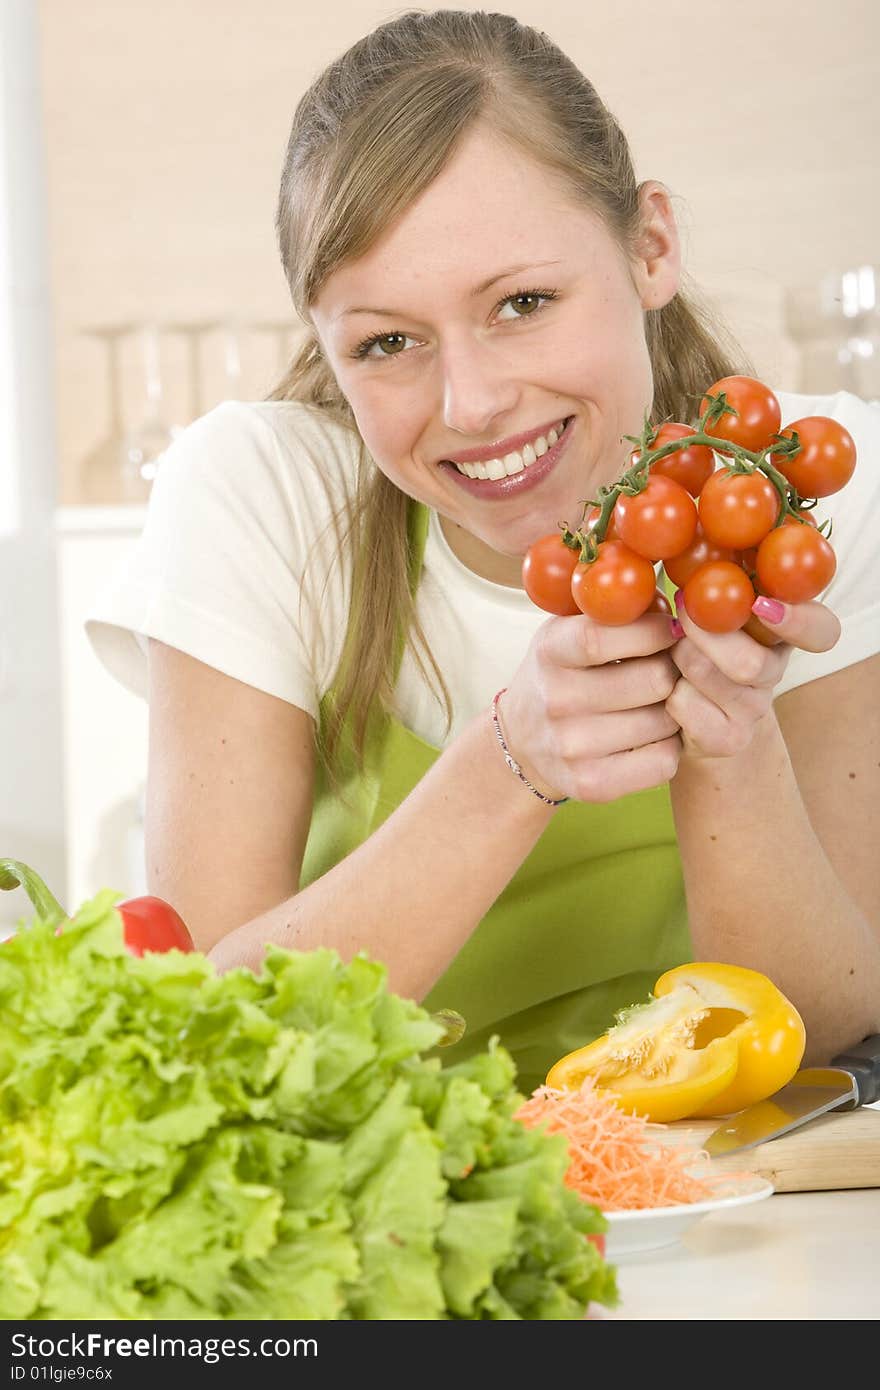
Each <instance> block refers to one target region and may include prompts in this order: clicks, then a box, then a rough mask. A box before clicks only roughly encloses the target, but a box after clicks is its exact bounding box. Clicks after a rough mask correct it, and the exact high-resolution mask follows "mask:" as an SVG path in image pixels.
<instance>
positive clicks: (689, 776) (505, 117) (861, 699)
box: [89, 11, 880, 1089]
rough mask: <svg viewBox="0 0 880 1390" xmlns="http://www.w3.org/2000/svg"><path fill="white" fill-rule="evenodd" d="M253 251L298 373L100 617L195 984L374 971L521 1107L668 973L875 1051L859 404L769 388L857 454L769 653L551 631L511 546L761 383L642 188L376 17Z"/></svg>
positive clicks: (310, 127) (194, 480) (430, 17)
mask: <svg viewBox="0 0 880 1390" xmlns="http://www.w3.org/2000/svg"><path fill="white" fill-rule="evenodd" d="M278 231H279V236H280V244H281V251H282V257H283V261H284V267H285V270H286V273H287V276H288V280H289V283H290V288H291V293H292V298H293V303H294V305H295V307H296V309H297V311H298V313H299V314H300V316H301V317H302V319H303V321H304V323H305V325H306V329H307V333H306V338H305V342H304V345H303V348H302V351H301V352H300V354H299V356H298V357H297V359H296V361H295V362H294V363H293V364H292V366H291V368H290V371H289V373H288V375H287V377H286V378H285V380H284V382H283V383H282V384H281V385H280V386H279V388H278V389H277V391H276V392H275V393H274V394H273V396H272V397H271V398H270V399H269V400H268V401H264V402H256V403H237V402H228V403H225V404H223V405H221V406H219V407H218V408H216V409H214V410H212V411H211V412H210V413H209V414H207V415H206V416H204V417H203V418H202V419H200V420H198V421H196V422H195V423H193V424H192V425H191V426H190V427H189V428H188V430H187V431H186V433H185V434H184V436H183V437H182V439H181V440H179V441H178V442H177V443H176V444H175V445H174V447H173V448H172V449H171V450H170V452H169V453H168V455H167V456H166V458H165V459H164V461H163V463H162V466H161V469H160V472H159V476H158V478H157V481H156V484H155V487H154V492H153V496H152V499H151V504H150V508H149V516H148V520H147V524H146V528H145V532H144V535H143V538H142V540H141V542H140V544H139V548H138V551H137V554H136V556H135V558H134V560H133V562H132V564H131V565H130V566H129V567H128V568H127V570H126V572H125V573H124V574H123V575H121V576H119V577H118V578H117V580H116V582H115V583H114V584H113V585H112V586H111V588H110V589H109V590H108V591H107V593H106V594H105V595H104V596H103V598H102V600H101V601H100V603H99V604H98V606H97V607H96V609H95V612H94V614H93V616H92V620H91V622H90V624H89V630H90V633H91V635H92V638H93V641H94V642H95V644H96V647H97V650H98V651H99V653H100V654H101V655H102V657H103V658H104V660H105V661H106V662H107V664H108V665H109V666H110V668H111V669H112V670H113V671H115V672H116V674H117V675H118V676H119V677H120V678H121V679H123V680H125V681H127V682H128V683H129V684H130V685H131V686H132V687H133V688H136V689H140V690H142V691H143V692H144V693H148V695H149V703H150V764H149V777H148V795H147V817H146V851H147V871H148V880H149V884H150V888H151V890H152V891H155V892H156V893H159V894H161V895H162V896H164V897H166V898H168V899H170V900H172V901H173V902H174V903H175V905H176V906H177V908H178V910H179V911H180V912H181V913H182V914H183V916H184V917H185V918H186V919H187V921H188V923H189V925H190V928H191V930H192V931H193V934H194V936H195V937H196V940H197V942H198V944H199V945H200V946H201V947H202V948H203V949H205V950H209V951H210V952H211V954H212V956H213V958H214V959H215V960H216V962H217V964H218V966H220V967H221V968H224V969H225V968H228V967H230V966H233V965H236V964H242V963H243V964H248V965H252V966H258V964H259V962H260V960H261V958H262V955H263V951H264V948H265V945H266V943H267V942H276V943H279V944H281V945H284V946H289V947H296V948H299V949H311V948H314V947H319V946H330V947H334V948H335V949H337V950H338V951H339V952H340V953H341V954H342V955H343V956H346V957H347V956H350V955H351V954H353V953H354V952H357V951H361V950H363V951H366V952H367V953H368V954H370V955H371V956H372V957H374V958H377V959H380V960H382V961H384V962H385V963H386V964H387V966H388V970H389V981H390V985H391V987H392V988H393V989H395V990H396V991H397V992H399V993H402V994H406V995H410V996H412V997H414V998H417V999H421V1000H423V1001H424V1002H425V1003H426V1005H427V1006H428V1007H431V1008H437V1007H442V1006H448V1007H452V1008H455V1009H458V1010H460V1011H461V1012H462V1013H463V1014H464V1016H465V1018H466V1020H467V1023H468V1033H467V1035H466V1038H465V1041H464V1042H463V1043H462V1044H460V1045H459V1046H460V1048H461V1049H462V1050H464V1049H465V1048H472V1047H479V1046H482V1045H484V1044H485V1042H486V1040H487V1039H488V1037H489V1036H491V1035H492V1034H495V1033H497V1034H499V1035H500V1037H501V1040H502V1042H503V1043H504V1044H505V1046H507V1047H508V1048H509V1049H510V1051H511V1052H512V1053H513V1055H514V1058H515V1060H516V1062H517V1065H518V1068H519V1075H520V1083H521V1085H522V1086H523V1088H524V1089H528V1088H530V1087H532V1086H534V1085H536V1084H537V1083H538V1082H540V1081H541V1080H542V1079H543V1077H544V1075H545V1074H546V1071H547V1069H548V1067H549V1065H550V1064H551V1063H552V1062H553V1061H554V1060H556V1059H557V1058H558V1057H559V1056H561V1055H562V1054H564V1053H566V1052H568V1051H570V1050H572V1049H573V1048H575V1047H578V1046H581V1045H583V1044H584V1043H586V1042H587V1041H589V1040H590V1039H591V1038H592V1037H594V1036H596V1035H597V1034H598V1033H599V1032H601V1031H602V1030H604V1029H605V1028H606V1027H607V1026H608V1025H609V1024H610V1023H611V1021H612V1018H613V1015H614V1013H615V1011H616V1010H617V1009H619V1008H621V1007H623V1006H625V1005H628V1004H631V1003H634V1002H637V1001H640V1000H643V999H644V998H645V997H646V996H647V994H648V992H649V990H650V988H651V986H652V984H653V982H654V981H655V979H656V978H657V976H658V975H659V974H660V973H661V972H662V971H663V970H665V969H666V968H668V967H670V966H672V965H675V964H678V963H681V962H682V961H684V960H687V959H693V958H696V959H703V960H721V961H729V962H735V963H739V964H744V965H748V966H751V967H753V968H755V969H758V970H761V971H763V972H765V973H766V974H768V975H769V976H771V977H772V979H773V980H774V981H775V982H776V984H777V985H778V986H779V987H780V988H781V989H782V990H783V991H784V992H785V993H786V994H787V995H788V996H789V997H790V998H791V999H792V1000H793V1001H794V1002H795V1003H796V1005H797V1007H798V1008H799V1010H800V1011H801V1013H802V1015H803V1017H804V1020H805V1023H806V1026H807V1033H808V1054H807V1055H808V1057H810V1058H812V1059H817V1060H821V1059H827V1058H829V1057H830V1056H831V1055H832V1054H833V1053H834V1052H836V1051H840V1050H841V1049H842V1048H843V1047H844V1046H846V1045H848V1044H851V1043H853V1042H854V1041H856V1040H857V1039H859V1038H861V1037H862V1036H864V1035H866V1034H868V1033H870V1032H873V1031H877V1030H878V1026H880V942H878V935H877V925H878V916H880V914H878V897H880V891H878V890H880V885H878V875H877V868H876V853H875V851H874V849H873V848H872V845H871V842H870V837H869V836H868V835H866V834H865V827H866V826H867V825H868V824H870V823H871V820H872V813H873V814H876V808H877V789H878V781H880V774H878V766H880V758H878V752H880V732H878V711H880V698H878V673H880V658H878V656H877V655H876V653H877V651H878V648H880V641H878V637H880V633H878V627H880V624H878V609H877V605H876V594H875V591H874V588H873V585H872V579H871V573H872V565H873V549H874V547H873V545H872V543H871V527H872V526H873V529H874V533H875V534H876V529H877V524H878V516H880V490H878V481H877V472H876V469H875V468H874V458H873V457H872V454H874V453H875V451H876V448H877V443H878V439H880V420H878V415H877V410H876V408H874V407H872V406H870V405H868V404H867V403H865V402H863V401H860V400H859V399H857V398H855V397H853V396H850V395H846V394H838V395H836V396H830V397H823V398H805V397H803V396H793V395H790V394H787V393H780V394H779V399H780V402H781V405H782V410H783V417H782V418H783V423H786V422H789V421H792V420H794V419H797V418H799V417H803V416H804V415H808V414H825V415H831V416H834V417H836V418H838V419H839V420H841V421H842V422H843V423H844V424H845V425H846V427H847V428H848V429H849V431H850V433H851V434H852V435H853V437H854V439H855V441H856V445H857V448H858V451H859V457H860V467H858V468H857V469H856V473H855V475H854V476H853V479H852V480H851V482H850V483H849V484H848V485H847V487H846V489H845V490H844V491H843V492H841V493H840V494H839V495H837V496H835V497H834V498H831V499H829V501H830V502H832V503H833V506H829V507H828V508H827V511H826V513H823V514H827V513H829V512H830V514H831V515H832V516H833V518H834V528H835V529H834V537H835V550H836V552H837V555H838V559H839V566H838V578H836V579H835V581H834V582H833V584H832V585H831V587H830V589H829V590H828V592H827V594H826V595H825V596H824V599H825V602H822V603H820V602H815V601H814V602H810V603H806V604H801V605H796V606H791V605H776V607H775V608H773V606H772V605H771V607H770V609H768V607H767V601H766V600H759V601H758V604H759V607H758V611H759V612H761V613H762V615H763V617H764V619H765V621H771V620H772V621H774V622H775V628H776V631H777V633H778V634H779V636H780V637H781V638H782V639H783V640H782V643H781V644H780V645H778V646H776V647H773V648H770V647H765V646H763V645H761V644H759V643H758V642H756V641H753V640H752V638H751V637H749V636H747V635H746V634H745V633H744V632H742V631H737V632H733V633H730V634H726V635H720V636H719V635H713V634H710V633H708V632H705V631H702V630H701V629H699V628H697V627H696V626H695V625H694V624H693V623H692V622H691V621H690V620H689V619H688V617H687V615H686V614H684V613H680V614H679V618H680V626H676V625H674V624H673V623H672V622H671V620H670V619H669V617H667V616H664V615H663V614H657V613H655V614H648V615H646V616H644V617H642V618H639V619H638V620H637V621H635V622H633V623H631V624H630V625H628V626H625V627H607V626H606V627H603V626H601V625H599V624H597V623H594V622H592V621H591V620H590V619H589V618H587V617H586V616H583V615H581V616H575V617H548V615H547V614H546V613H544V612H542V611H541V610H540V609H538V608H537V607H535V605H534V604H532V603H531V601H530V600H529V598H528V597H527V595H526V594H525V592H524V590H523V587H522V560H523V556H524V554H525V552H526V550H527V549H528V547H529V545H530V544H531V543H532V542H533V541H535V540H536V539H537V538H538V537H540V536H542V535H544V534H546V533H549V532H552V531H554V530H555V529H556V528H557V525H558V523H559V522H560V521H565V522H567V523H568V524H570V525H576V524H577V522H578V521H579V519H580V516H581V511H582V504H583V502H584V500H585V499H587V498H589V497H592V496H595V494H596V490H597V489H598V488H599V487H600V485H602V484H607V483H611V482H613V481H614V480H615V479H616V478H617V477H619V476H620V473H621V471H622V470H623V468H624V467H625V466H626V464H627V461H628V457H629V452H630V450H631V447H632V446H631V445H630V444H629V443H628V442H627V441H626V439H625V438H624V436H626V435H638V434H639V432H640V430H641V427H642V424H643V419H644V415H645V412H648V414H649V416H650V418H651V419H652V420H654V421H657V422H659V421H661V420H664V419H673V420H683V421H688V420H694V419H695V418H696V415H697V413H698V412H697V409H696V406H697V403H698V402H699V399H700V397H701V395H702V394H703V392H705V391H706V390H707V389H708V387H709V386H710V385H711V384H712V383H713V382H715V381H716V380H718V379H719V378H720V377H722V376H725V375H728V374H730V373H733V372H743V371H745V372H747V373H748V372H749V371H750V368H749V364H748V363H747V362H745V361H744V359H743V358H742V355H741V354H740V352H739V350H738V349H737V348H735V347H734V346H732V345H730V340H729V339H724V338H723V336H722V333H721V330H720V329H719V328H718V327H716V326H712V324H711V321H710V320H709V319H708V317H707V316H706V315H705V313H703V312H702V311H701V310H699V309H698V308H697V307H696V305H695V302H694V301H693V298H692V296H691V295H690V294H688V293H686V292H685V290H684V289H683V288H682V283H683V276H682V271H681V268H680V263H679V245H678V236H677V232H676V225H675V219H674V216H673V213H672V211H671V208H670V202H669V198H668V195H667V193H666V191H665V189H664V188H663V186H662V185H661V184H659V183H657V182H655V181H653V180H649V181H647V182H645V183H642V184H641V185H637V184H636V182H635V179H634V175H633V170H632V165H631V161H630V156H629V152H628V149H627V145H626V141H625V139H624V137H623V135H622V134H621V132H620V129H619V128H618V126H617V124H616V122H615V120H614V118H613V116H612V115H611V114H610V112H609V111H608V110H607V109H606V108H605V107H604V105H603V104H602V102H601V100H600V98H599V97H598V95H597V94H596V92H595V90H594V89H593V87H592V86H591V84H590V83H589V82H588V81H587V79H586V78H585V77H584V76H583V75H582V74H581V73H580V72H579V71H578V70H577V68H576V67H575V66H574V65H573V64H572V63H571V62H570V61H569V60H568V59H567V58H566V57H565V56H564V55H563V54H562V53H561V52H560V51H559V50H558V49H557V48H556V47H555V46H554V45H553V44H552V43H551V42H550V41H549V39H548V38H547V37H546V36H544V35H542V34H540V33H537V32H535V31H534V30H533V29H530V28H527V27H525V26H523V25H521V24H520V23H518V22H517V21H516V20H515V19H513V18H510V17H507V16H504V15H491V14H483V13H479V14H476V13H474V14H472V13H466V12H456V11H439V12H435V13H433V14H421V13H417V14H405V15H403V16H402V17H400V18H398V19H395V20H394V21H392V22H391V23H389V24H387V25H384V26H382V27H381V28H379V29H377V30H376V31H375V32H373V33H371V34H370V35H368V36H367V37H366V38H364V39H363V40H362V41H361V42H359V43H358V44H356V45H355V46H354V47H353V48H352V49H350V50H349V51H348V52H347V53H345V54H344V55H343V56H342V57H341V58H340V59H339V60H338V61H337V62H335V63H334V64H333V65H332V66H331V67H330V68H328V69H327V70H326V72H324V73H323V75H322V76H321V77H320V78H319V79H318V80H317V81H316V82H315V83H314V85H313V86H312V88H311V89H310V90H309V91H308V92H307V93H306V95H305V96H304V97H303V99H302V101H301V102H300V104H299V107H298V108H297V111H296V114H295V117H294V121H293V129H292V132H291V136H290V142H289V147H288V151H287V160H286V165H285V169H284V173H283V179H282V186H281V197H280V202H279V208H278ZM725 344H726V345H725ZM479 465H485V467H483V466H479ZM761 605H763V606H761ZM499 690H503V694H502V695H501V697H500V699H499V700H497V701H495V702H494V707H495V716H496V717H495V718H494V719H493V698H494V697H495V696H496V693H497V692H498V691H499ZM499 736H500V737H501V738H502V739H503V740H504V742H505V746H506V748H507V749H509V751H510V755H511V757H512V759H513V760H514V761H515V763H516V765H517V766H518V768H519V771H518V772H517V771H516V770H514V769H513V768H512V767H511V766H510V765H509V763H508V761H507V760H506V759H505V756H504V751H503V749H502V747H501V746H499Z"/></svg>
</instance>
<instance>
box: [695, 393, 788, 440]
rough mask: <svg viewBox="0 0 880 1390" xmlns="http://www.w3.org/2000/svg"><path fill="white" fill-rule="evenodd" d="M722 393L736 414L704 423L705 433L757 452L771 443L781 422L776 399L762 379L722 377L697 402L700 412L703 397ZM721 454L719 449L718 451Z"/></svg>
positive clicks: (703, 408)
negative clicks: (709, 423)
mask: <svg viewBox="0 0 880 1390" xmlns="http://www.w3.org/2000/svg"><path fill="white" fill-rule="evenodd" d="M722 391H723V392H724V394H725V396H726V398H727V402H728V404H729V405H732V406H733V407H734V409H735V410H736V411H737V412H738V413H737V414H736V415H730V414H724V415H722V416H721V419H720V420H716V421H715V422H714V424H711V425H708V426H707V429H706V433H707V434H711V435H712V436H713V438H715V439H726V440H729V441H730V443H732V444H740V445H742V447H743V448H744V449H751V450H752V451H753V452H754V453H758V451H759V450H761V449H766V447H767V445H768V444H771V443H772V442H773V437H774V435H776V434H778V433H779V426H780V424H781V423H782V410H781V407H780V405H779V401H778V400H777V399H776V397H775V396H774V394H773V392H772V391H771V390H770V388H769V386H765V385H764V383H763V382H762V381H756V380H755V378H754V377H753V376H725V377H722V378H721V379H720V381H716V382H715V384H714V386H710V387H709V390H708V391H707V392H706V395H705V396H704V397H703V399H702V400H701V401H700V415H701V416H702V415H703V413H704V412H705V410H706V409H707V407H708V405H709V402H708V400H707V399H706V397H707V396H717V395H719V394H720V393H721V392H722ZM721 452H722V453H723V450H722V451H721Z"/></svg>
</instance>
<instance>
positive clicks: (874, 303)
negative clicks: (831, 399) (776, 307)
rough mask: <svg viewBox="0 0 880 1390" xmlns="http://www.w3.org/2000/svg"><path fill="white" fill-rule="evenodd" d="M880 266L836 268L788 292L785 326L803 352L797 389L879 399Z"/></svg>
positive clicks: (823, 393) (785, 301) (873, 399)
mask: <svg viewBox="0 0 880 1390" xmlns="http://www.w3.org/2000/svg"><path fill="white" fill-rule="evenodd" d="M878 284H880V267H877V266H873V265H862V266H857V267H856V268H854V269H852V270H844V271H831V272H829V273H828V274H827V275H825V276H823V278H822V279H821V280H820V281H819V282H818V284H816V285H809V286H793V287H792V288H790V289H788V290H787V291H786V292H785V299H784V309H785V326H786V330H787V332H788V335H789V337H790V338H791V339H792V341H793V342H794V343H795V345H796V347H797V349H798V352H799V364H800V371H799V381H798V389H799V390H800V391H804V392H806V393H815V394H817V395H825V394H830V393H833V392H835V391H851V392H853V394H854V395H857V396H861V397H862V398H863V399H865V400H868V401H874V402H877V401H878V400H880V303H878Z"/></svg>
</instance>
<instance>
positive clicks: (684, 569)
mask: <svg viewBox="0 0 880 1390" xmlns="http://www.w3.org/2000/svg"><path fill="white" fill-rule="evenodd" d="M734 558H735V552H734V551H733V550H726V549H724V547H723V546H720V545H714V544H713V542H712V541H710V540H708V539H707V537H706V533H705V532H704V530H703V528H702V526H701V525H700V522H699V520H698V521H697V529H696V531H695V532H694V538H693V540H692V541H691V543H690V545H689V546H687V547H686V548H685V549H684V550H683V551H682V552H681V554H680V555H670V557H669V559H668V560H664V561H663V568H664V569H665V571H666V573H667V574H668V575H669V578H670V579H671V580H672V582H673V584H676V585H677V586H678V587H679V588H681V587H682V585H683V584H686V583H687V581H688V580H689V579H690V577H691V575H692V574H693V572H694V570H698V569H699V568H700V566H701V565H705V564H708V562H709V561H710V560H733V559H734Z"/></svg>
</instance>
